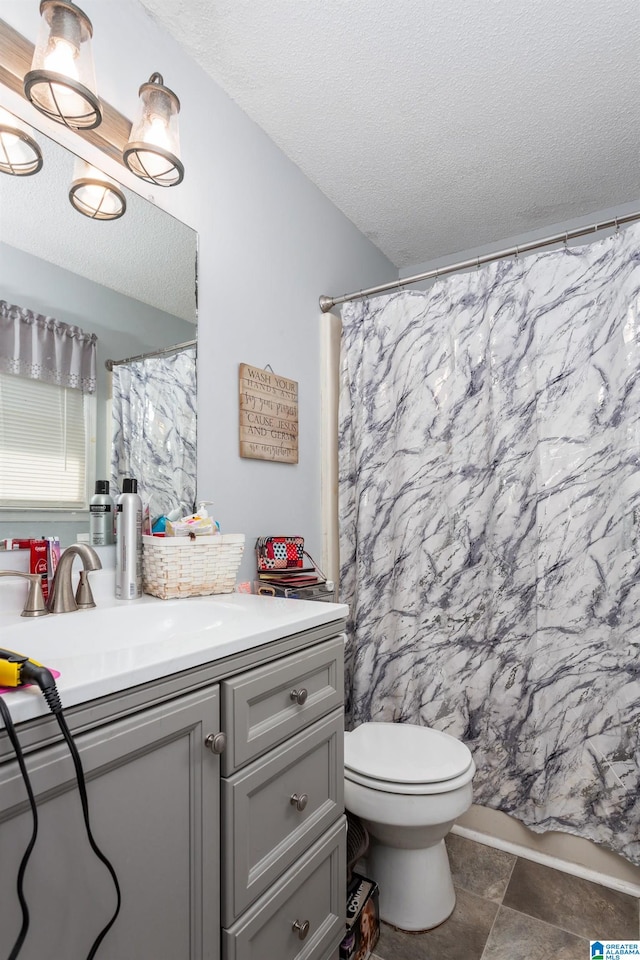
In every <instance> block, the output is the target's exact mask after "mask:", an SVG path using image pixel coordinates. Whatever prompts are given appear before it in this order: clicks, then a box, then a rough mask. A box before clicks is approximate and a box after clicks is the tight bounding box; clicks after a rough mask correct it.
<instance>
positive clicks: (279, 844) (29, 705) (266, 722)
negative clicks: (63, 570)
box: [0, 595, 347, 960]
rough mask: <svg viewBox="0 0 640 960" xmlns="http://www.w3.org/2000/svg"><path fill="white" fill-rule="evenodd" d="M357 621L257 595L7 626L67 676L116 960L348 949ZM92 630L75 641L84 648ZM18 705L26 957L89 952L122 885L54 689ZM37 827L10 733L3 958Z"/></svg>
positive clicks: (1, 751)
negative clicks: (56, 714) (61, 722)
mask: <svg viewBox="0 0 640 960" xmlns="http://www.w3.org/2000/svg"><path fill="white" fill-rule="evenodd" d="M346 612H347V608H346V607H344V606H342V605H338V604H326V603H315V604H314V603H312V602H310V601H286V600H274V599H271V598H260V597H252V596H249V597H241V596H240V595H230V596H228V597H224V598H223V597H212V598H198V599H194V600H182V601H160V600H154V599H153V598H147V597H145V598H143V599H142V600H141V601H135V602H134V603H133V604H129V605H127V604H122V605H120V607H117V606H113V605H112V607H111V609H107V610H105V609H102V611H101V609H100V607H99V608H98V609H97V610H95V611H87V612H79V613H77V614H73V615H71V616H62V617H45V618H43V622H42V623H41V624H38V623H35V624H33V623H32V624H28V625H26V628H25V626H24V624H17V625H15V626H12V627H10V628H9V629H8V630H4V631H3V638H2V645H3V646H5V647H8V648H10V649H17V650H19V651H20V652H22V653H27V654H29V655H30V656H32V657H34V658H36V659H39V660H41V661H42V662H45V663H46V664H47V665H48V666H50V667H54V668H56V669H58V670H59V671H60V678H59V680H58V688H59V690H60V694H61V698H62V701H63V705H64V706H65V715H66V717H67V721H68V723H69V726H70V728H71V730H72V733H73V736H74V738H75V741H76V743H77V745H78V747H79V749H80V752H81V755H82V761H83V765H84V769H85V774H86V778H87V783H88V794H89V804H90V815H91V823H92V827H93V832H94V835H95V838H96V841H97V843H98V845H99V846H100V848H101V849H102V850H103V851H104V853H105V854H106V855H107V857H108V858H109V859H110V860H111V861H112V863H113V864H114V866H115V869H116V872H117V874H118V878H119V881H120V886H121V890H122V907H121V911H120V915H119V917H118V919H117V921H116V923H115V924H114V926H113V927H112V929H111V930H110V931H109V933H108V934H107V936H106V938H105V940H104V941H103V943H102V945H101V946H100V948H99V951H98V954H97V956H98V957H99V958H100V960H205V958H206V960H334V958H335V957H337V947H338V944H339V942H340V940H341V939H342V936H343V934H344V910H345V874H346V864H345V860H346V824H345V817H344V803H343V729H344V727H343V702H344V691H343V682H344V681H343V659H344V638H343V636H342V635H341V631H342V629H343V625H344V617H345V615H346ZM47 621H49V622H47ZM105 621H106V623H107V628H104V627H102V628H101V626H100V624H101V623H102V624H104V623H105ZM80 629H82V631H83V633H82V636H81V637H80V639H78V638H77V637H76V638H75V642H73V643H72V642H70V641H69V640H68V638H67V637H65V632H66V633H67V634H68V633H69V632H73V631H74V630H75V631H76V632H77V631H79V630H80ZM107 629H108V630H109V633H107V632H106V630H107ZM94 630H95V633H94V632H93V631H94ZM114 630H115V631H116V632H115V633H114ZM102 633H104V637H105V639H104V644H103V645H102V646H101V644H100V637H101V636H102ZM18 644H19V645H18ZM48 650H49V651H50V652H49V653H48V655H47V651H48ZM56 650H57V651H58V653H56ZM6 702H7V703H8V704H9V706H10V708H11V710H12V715H13V716H14V719H15V721H16V723H17V727H18V735H19V738H20V741H21V744H22V746H23V749H24V751H25V753H26V755H27V764H28V769H29V772H30V776H31V780H32V784H33V788H34V792H35V794H36V800H37V806H38V816H39V833H38V838H37V843H36V846H35V849H34V852H33V854H32V857H31V860H30V862H29V865H28V867H27V871H26V878H25V894H26V897H27V900H28V903H29V909H30V912H31V927H30V930H29V933H28V936H27V939H26V942H25V945H24V947H23V949H22V952H21V954H20V958H21V960H35V958H40V957H43V956H49V957H56V958H58V957H59V958H62V957H64V958H65V960H74V958H76V957H77V958H78V960H82V958H85V957H86V956H87V953H88V951H89V948H90V946H91V944H92V942H93V940H94V938H95V937H96V935H97V934H98V932H99V931H100V929H101V928H102V927H103V926H104V924H105V923H106V922H107V921H108V919H109V918H110V916H111V915H112V913H113V910H114V908H115V902H116V901H115V892H114V887H113V883H112V880H111V878H110V876H109V874H108V872H107V870H106V868H105V867H104V865H103V864H102V863H100V861H99V860H98V859H97V858H96V857H95V855H94V853H93V852H92V851H91V849H90V847H89V844H88V842H87V839H86V833H85V829H84V824H83V821H82V811H81V804H80V798H79V794H78V790H77V787H76V782H75V777H74V771H73V765H72V761H71V758H70V755H69V751H68V748H67V746H66V744H65V743H64V742H62V741H61V737H60V733H59V728H58V725H57V723H56V721H55V719H54V718H53V717H52V716H51V715H50V714H45V712H44V711H45V710H46V707H44V709H43V701H42V700H41V697H40V694H39V692H37V691H34V690H27V689H22V690H20V691H18V692H15V693H13V692H12V693H11V694H8V695H7V696H6ZM31 824H32V821H31V812H30V809H29V806H28V802H27V798H26V792H25V788H24V784H23V782H22V778H21V777H20V773H19V769H18V765H17V762H16V760H15V758H14V755H13V751H12V748H11V745H10V743H9V742H8V738H7V736H6V733H5V732H4V731H3V732H2V733H1V734H0V864H1V878H0V932H1V933H0V954H1V953H3V952H4V951H5V949H6V951H7V952H8V949H9V948H10V945H11V944H12V943H13V941H14V939H15V937H16V935H17V933H18V930H19V928H20V922H21V915H20V909H19V904H18V898H17V894H16V877H17V873H18V867H19V863H20V859H21V857H22V854H23V852H24V850H25V847H26V845H27V843H28V840H29V836H30V834H31Z"/></svg>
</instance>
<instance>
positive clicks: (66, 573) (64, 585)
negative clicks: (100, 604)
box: [47, 543, 102, 613]
mask: <svg viewBox="0 0 640 960" xmlns="http://www.w3.org/2000/svg"><path fill="white" fill-rule="evenodd" d="M76 557H80V559H81V560H82V570H81V571H80V582H79V583H78V589H77V591H76V595H75V597H74V595H73V587H72V585H71V570H72V568H73V561H74V560H75V558H76ZM101 568H102V564H101V563H100V557H99V556H98V554H97V553H96V552H95V550H94V549H93V547H90V546H89V545H88V544H86V543H73V544H71V546H70V547H67V549H66V550H63V552H62V555H61V557H60V559H59V560H58V566H57V569H56V572H55V574H54V577H53V583H52V585H51V589H50V590H49V600H48V604H47V606H48V607H49V612H50V613H72V612H73V611H74V610H78V609H79V608H82V609H87V608H88V607H95V602H94V599H93V594H92V593H91V587H90V586H89V577H88V574H89V571H91V570H100V569H101Z"/></svg>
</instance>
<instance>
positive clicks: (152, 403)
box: [111, 347, 196, 519]
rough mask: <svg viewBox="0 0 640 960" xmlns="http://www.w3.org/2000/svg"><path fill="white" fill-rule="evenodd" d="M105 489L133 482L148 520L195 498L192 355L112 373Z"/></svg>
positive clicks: (146, 361) (186, 506)
mask: <svg viewBox="0 0 640 960" xmlns="http://www.w3.org/2000/svg"><path fill="white" fill-rule="evenodd" d="M112 423H113V446H112V465H111V490H112V493H113V491H115V492H116V493H115V494H114V496H115V495H117V493H120V492H121V489H122V480H123V479H124V478H125V477H135V478H136V479H137V480H138V491H139V493H140V494H141V496H142V498H143V501H145V502H146V503H148V504H149V511H150V514H151V517H152V519H153V518H154V517H159V516H164V515H165V514H167V513H169V512H170V511H171V510H173V509H175V508H176V507H179V506H180V507H182V508H183V514H184V515H186V514H188V513H191V512H192V510H193V509H194V505H195V498H196V350H195V347H191V348H189V349H186V350H182V351H181V352H180V353H174V354H171V355H167V356H160V357H148V358H146V359H144V360H136V361H134V362H132V363H127V364H122V365H118V366H115V367H114V368H113V401H112Z"/></svg>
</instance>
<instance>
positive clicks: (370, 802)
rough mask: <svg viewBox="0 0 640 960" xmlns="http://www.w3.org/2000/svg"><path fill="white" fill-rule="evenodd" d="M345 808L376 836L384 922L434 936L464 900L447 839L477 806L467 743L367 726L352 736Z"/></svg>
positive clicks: (421, 731) (374, 865)
mask: <svg viewBox="0 0 640 960" xmlns="http://www.w3.org/2000/svg"><path fill="white" fill-rule="evenodd" d="M344 765H345V784H344V788H345V806H346V808H347V810H350V811H351V813H354V814H355V815H356V816H357V817H360V819H361V820H362V821H363V822H364V824H365V826H366V828H367V830H368V831H369V834H370V838H371V845H370V848H369V852H368V854H367V875H368V876H370V877H371V878H372V879H373V880H375V881H376V882H377V884H378V886H379V888H380V916H381V917H382V919H383V920H386V921H387V923H391V924H393V925H394V926H396V927H400V928H401V929H402V930H428V929H429V928H430V927H435V926H437V925H438V924H439V923H442V921H443V920H446V919H447V917H448V916H449V914H450V913H451V911H452V910H453V908H454V906H455V902H456V897H455V893H454V890H453V883H452V881H451V871H450V869H449V858H448V856H447V851H446V848H445V845H444V838H445V836H446V835H447V833H448V832H449V830H450V829H451V827H452V825H453V823H454V821H455V820H456V819H457V818H458V817H460V816H462V814H463V813H464V812H465V811H466V810H468V809H469V807H470V806H471V780H472V778H473V775H474V773H475V770H476V768H475V764H474V762H473V757H472V756H471V753H470V751H469V749H468V747H466V746H465V745H464V744H463V743H461V742H460V741H459V740H456V739H455V737H451V736H449V734H447V733H440V732H439V731H438V730H432V729H431V728H430V727H419V726H415V725H414V724H410V723H363V724H362V725H361V726H359V727H357V728H356V729H355V730H354V731H353V732H352V733H345V735H344Z"/></svg>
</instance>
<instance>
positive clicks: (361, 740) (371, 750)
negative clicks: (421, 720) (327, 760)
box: [344, 722, 475, 794]
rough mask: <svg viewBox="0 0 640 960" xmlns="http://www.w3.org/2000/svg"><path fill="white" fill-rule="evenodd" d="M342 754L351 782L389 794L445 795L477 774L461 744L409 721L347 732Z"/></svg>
mask: <svg viewBox="0 0 640 960" xmlns="http://www.w3.org/2000/svg"><path fill="white" fill-rule="evenodd" d="M344 754H345V756H344V763H345V776H346V778H347V779H348V780H351V781H352V782H353V783H359V784H362V785H363V786H368V787H370V788H371V789H373V790H381V791H383V792H385V793H405V794H426V793H444V792H446V791H448V790H455V789H456V788H457V787H459V786H463V785H464V784H466V783H468V782H469V781H470V780H471V778H472V777H473V774H474V772H475V764H474V762H473V757H472V756H471V752H470V750H469V748H468V747H466V746H465V744H464V743H461V742H460V740H456V738H455V737H452V736H450V735H449V734H448V733H442V732H440V731H439V730H433V729H431V728H430V727H419V726H416V725H415V724H409V723H406V724H405V723H375V722H374V723H363V724H361V725H360V726H359V727H357V728H356V729H355V730H354V731H353V732H352V733H347V734H345V738H344Z"/></svg>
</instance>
